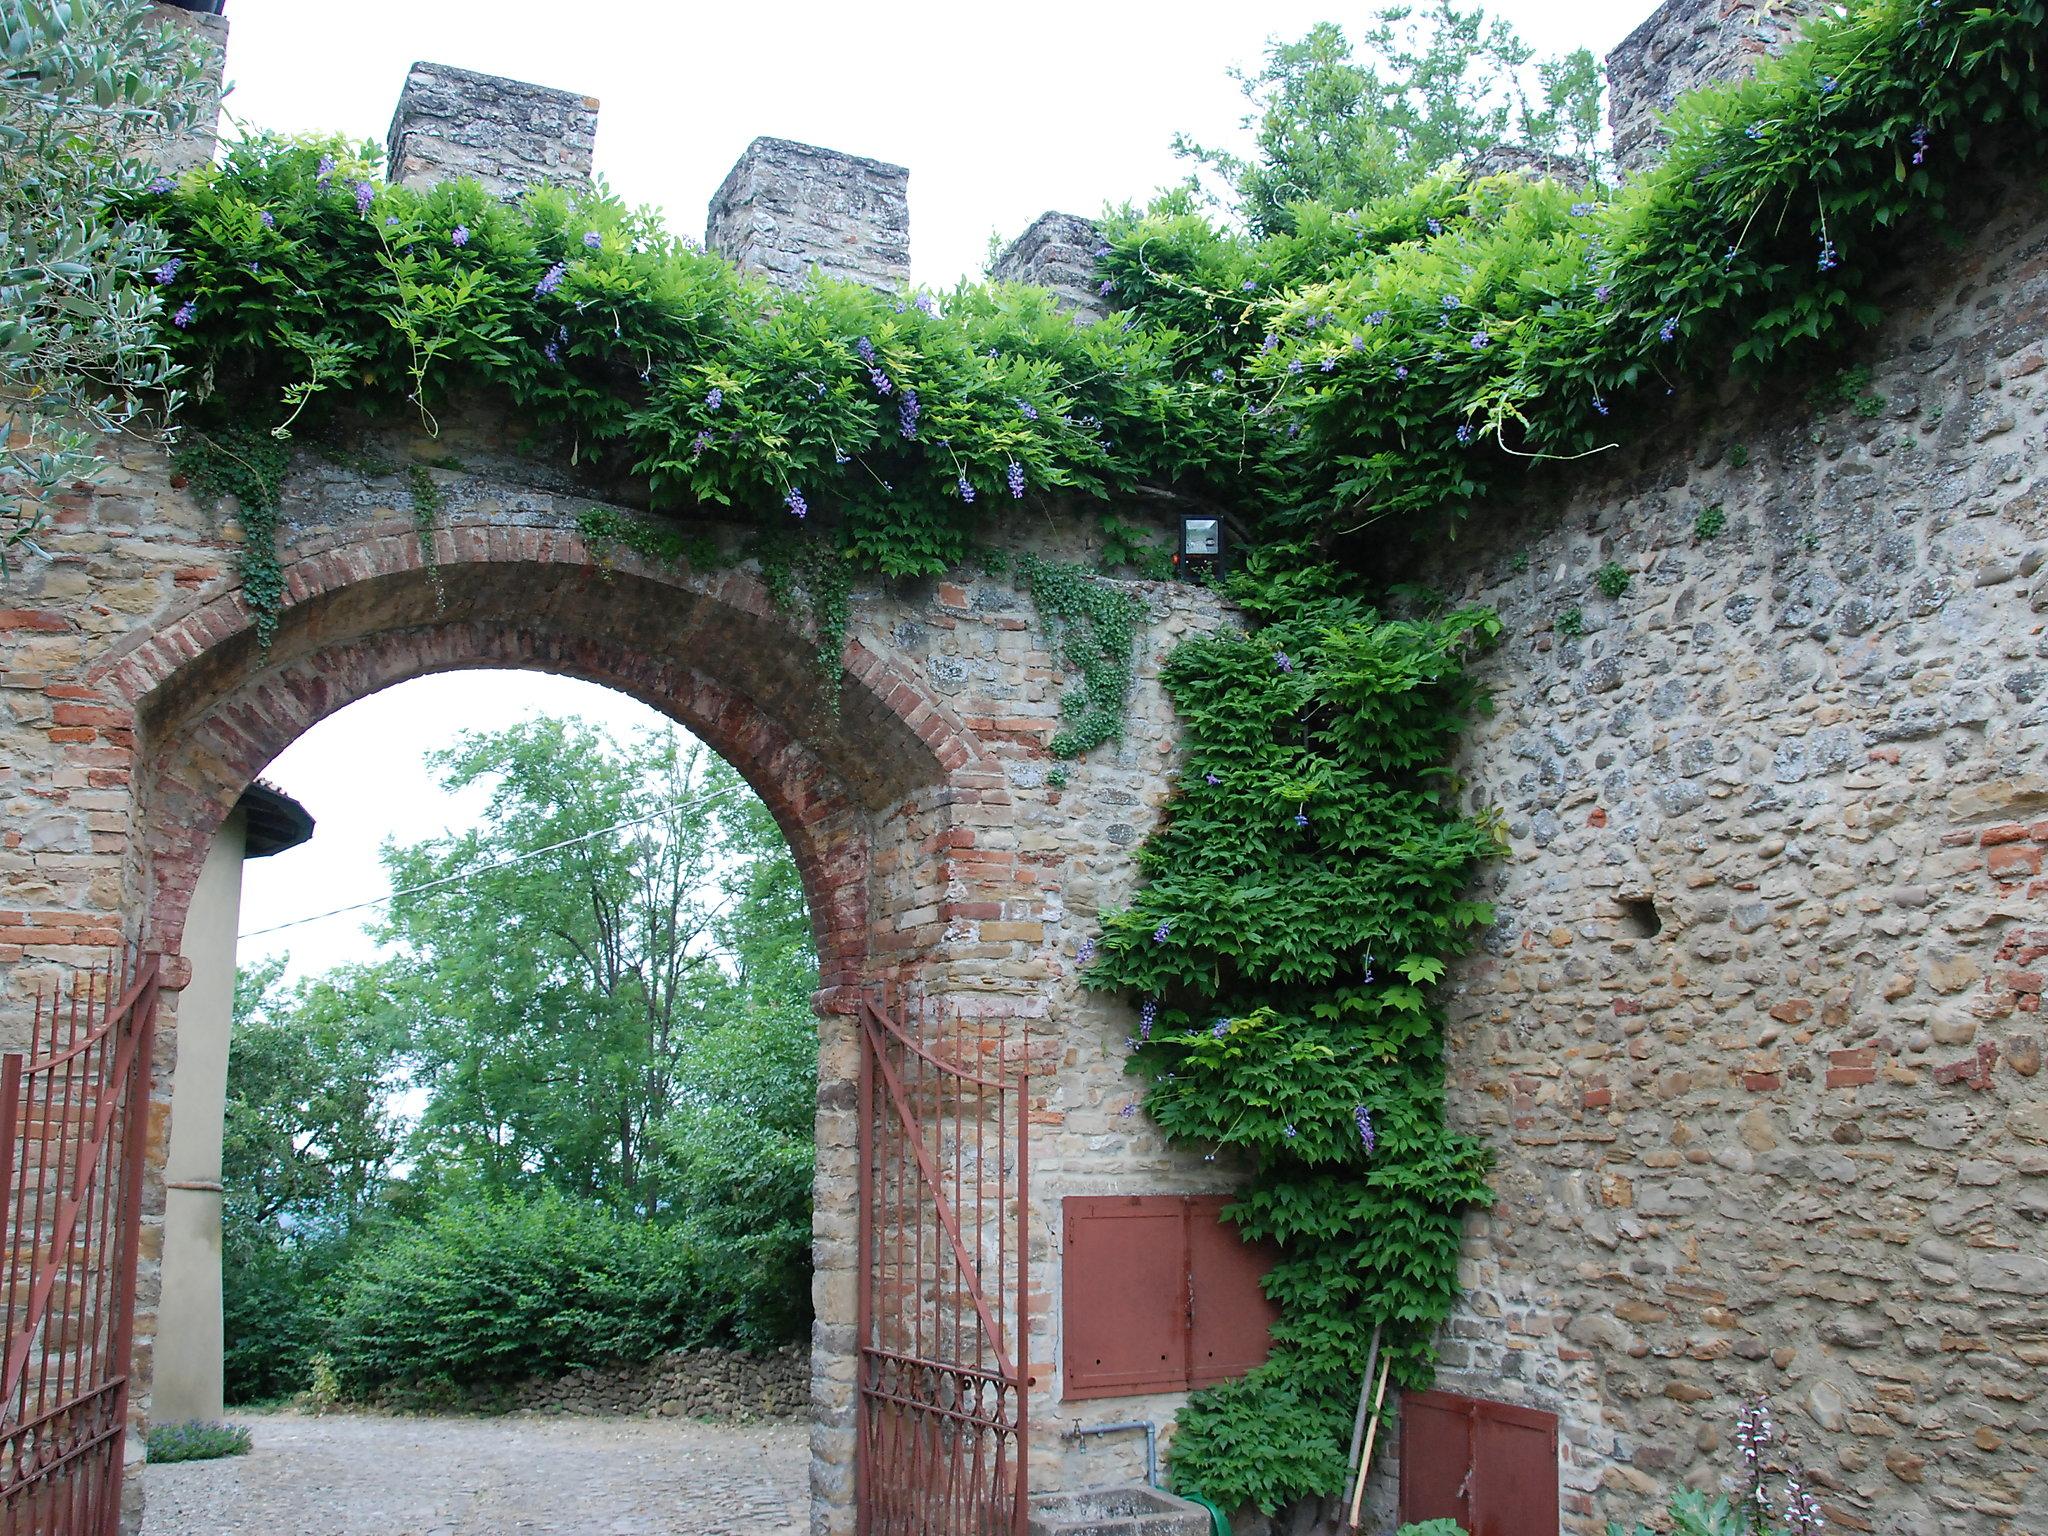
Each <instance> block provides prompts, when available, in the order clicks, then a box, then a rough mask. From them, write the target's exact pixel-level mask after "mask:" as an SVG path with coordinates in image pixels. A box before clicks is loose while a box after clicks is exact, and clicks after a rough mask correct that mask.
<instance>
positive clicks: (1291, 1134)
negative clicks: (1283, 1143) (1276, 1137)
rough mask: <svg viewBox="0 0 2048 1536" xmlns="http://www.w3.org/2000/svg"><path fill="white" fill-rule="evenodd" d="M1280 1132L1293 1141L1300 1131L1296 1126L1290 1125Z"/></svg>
mask: <svg viewBox="0 0 2048 1536" xmlns="http://www.w3.org/2000/svg"><path fill="white" fill-rule="evenodd" d="M1280 1134H1281V1135H1282V1136H1285V1137H1286V1138H1287V1139H1288V1140H1289V1141H1292V1140H1294V1138H1295V1136H1296V1135H1297V1134H1298V1133H1297V1132H1296V1131H1295V1129H1294V1127H1293V1126H1291V1125H1290V1126H1287V1127H1285V1128H1284V1129H1282V1131H1281V1132H1280Z"/></svg>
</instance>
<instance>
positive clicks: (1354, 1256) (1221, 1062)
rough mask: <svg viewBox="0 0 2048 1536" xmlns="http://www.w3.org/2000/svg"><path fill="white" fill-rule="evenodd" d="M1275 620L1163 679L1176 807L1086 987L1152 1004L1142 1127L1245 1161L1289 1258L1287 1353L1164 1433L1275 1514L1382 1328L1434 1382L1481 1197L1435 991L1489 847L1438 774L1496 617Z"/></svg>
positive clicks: (1326, 1441) (1327, 610)
mask: <svg viewBox="0 0 2048 1536" xmlns="http://www.w3.org/2000/svg"><path fill="white" fill-rule="evenodd" d="M1268 618H1269V622H1267V623H1265V624H1264V625H1263V626H1262V627H1259V628H1256V629H1253V630H1252V631H1251V632H1250V633H1248V634H1245V635H1241V636H1239V635H1227V636H1223V637H1220V638H1211V639H1200V640H1192V641H1189V642H1187V643H1186V644H1184V645H1182V646H1180V647H1179V648H1178V649H1177V650H1176V651H1175V652H1174V654H1173V656H1172V658H1171V659H1170V661H1169V662H1168V665H1167V668H1166V672H1165V684H1166V688H1167V692H1168V694H1169V695H1170V696H1171V697H1172V699H1173V702H1174V706H1175V708H1176V710H1177V711H1178V712H1179V715H1180V718H1181V721H1182V723H1183V726H1184V728H1185V731H1186V736H1185V738H1184V748H1183V753H1182V758H1181V766H1180V780H1179V787H1178V789H1177V791H1176V793H1175V795H1174V797H1173V799H1172V801H1171V802H1170V803H1169V805H1168V807H1167V813H1166V823H1165V825H1164V827H1163V828H1162V829H1161V830H1160V831H1159V832H1157V833H1156V834H1154V835H1153V837H1151V838H1150V839H1149V840H1148V841H1147V842H1146V843H1145V845H1144V847H1143V849H1142V850H1141V852H1140V854H1139V862H1140V864H1141V865H1142V866H1143V868H1144V871H1145V873H1146V875H1147V876H1148V877H1149V880H1148V883H1147V884H1146V886H1145V887H1144V889H1143V890H1142V891H1141V892H1140V894H1139V895H1138V897H1137V899H1136V901H1135V902H1134V903H1133V904H1132V906H1131V907H1130V908H1129V909H1128V910H1127V911H1123V912H1118V913H1115V914H1112V915H1110V916H1108V917H1107V918H1106V919H1105V922H1104V925H1103V931H1102V936H1101V938H1100V940H1099V943H1098V948H1097V952H1096V956H1095V959H1094V963H1093V965H1092V967H1091V968H1090V969H1089V971H1088V972H1087V980H1088V982H1089V984H1090V985H1091V986H1095V987H1101V988H1108V989H1112V990H1116V991H1124V992H1129V993H1131V994H1134V995H1136V996H1138V997H1140V998H1142V999H1143V1000H1144V1001H1143V1003H1142V1005H1141V1011H1140V1014H1139V1024H1138V1033H1137V1035H1136V1036H1134V1037H1133V1039H1132V1041H1131V1052H1130V1057H1129V1070H1131V1071H1132V1072H1134V1073H1137V1074H1139V1075H1140V1076H1142V1077H1143V1078H1145V1079H1146V1081H1147V1083H1148V1087H1147V1088H1146V1090H1145V1093H1144V1100H1143V1108H1144V1112H1145V1113H1147V1114H1149V1115H1150V1116H1151V1117H1152V1118H1153V1119H1154V1120H1155V1121H1157V1122H1158V1124H1159V1126H1160V1127H1161V1129H1162V1130H1164V1131H1165V1132H1166V1133H1167V1135H1168V1136H1169V1137H1170V1138H1171V1139H1172V1140H1174V1141H1175V1142H1177V1143H1180V1144H1182V1145H1185V1146H1189V1147H1196V1148H1200V1149H1202V1150H1203V1151H1205V1152H1207V1153H1209V1154H1212V1155H1217V1154H1221V1155H1228V1156H1230V1157H1231V1159H1232V1160H1233V1161H1234V1162H1243V1163H1247V1164H1249V1165H1250V1167H1251V1169H1252V1182H1251V1185H1250V1187H1249V1188H1248V1189H1247V1190H1246V1191H1245V1192H1244V1193H1243V1195H1242V1196H1241V1197H1240V1199H1239V1200H1238V1202H1237V1204H1236V1205H1235V1207H1233V1209H1232V1212H1231V1216H1232V1219H1233V1220H1234V1221H1236V1222H1237V1224H1238V1225H1239V1226H1240V1227H1241V1228H1242V1229H1243V1230H1244V1231H1246V1232H1247V1233H1249V1234H1251V1235H1253V1236H1255V1237H1261V1238H1270V1239H1272V1240H1273V1241H1275V1242H1277V1243H1279V1244H1280V1245H1281V1247H1282V1250H1283V1257H1282V1259H1281V1261H1280V1262H1279V1264H1278V1265H1277V1266H1276V1268H1275V1269H1274V1271H1273V1275H1272V1278H1271V1280H1270V1281H1269V1283H1268V1289H1269V1291H1270V1292H1271V1294H1272V1295H1273V1296H1274V1297H1275V1299H1277V1300H1278V1301H1279V1302H1280V1303H1281V1307H1282V1316H1281V1321H1280V1323H1279V1325H1278V1326H1277V1327H1276V1329H1275V1330H1274V1351H1273V1356H1272V1358H1271V1360H1270V1361H1269V1362H1268V1363H1267V1364H1266V1365H1264V1366H1261V1367H1260V1368H1259V1369H1258V1370H1256V1371H1254V1372H1253V1373H1252V1374H1251V1375H1249V1376H1247V1377H1245V1378H1243V1379H1242V1380H1239V1381H1236V1382H1232V1383H1229V1384H1227V1385H1225V1386H1221V1387H1216V1388H1212V1389H1209V1390H1208V1391H1205V1392H1203V1393H1199V1394H1197V1395H1196V1397H1195V1399H1194V1400H1193V1401H1192V1402H1191V1403H1190V1404H1189V1406H1188V1407H1187V1409H1185V1410H1184V1411H1183V1412H1182V1414H1181V1416H1180V1421H1179V1429H1178V1431H1177V1433H1176V1436H1175V1439H1174V1474H1175V1478H1176V1480H1177V1482H1178V1483H1179V1485H1180V1486H1181V1487H1183V1488H1192V1489H1194V1490H1197V1491H1199V1492H1201V1493H1203V1494H1205V1495H1207V1496H1208V1497H1210V1498H1211V1499H1214V1500H1216V1501H1217V1502H1219V1503H1221V1504H1222V1505H1224V1506H1225V1507H1226V1508H1235V1507H1237V1506H1239V1505H1240V1504H1244V1503H1248V1502H1249V1503H1256V1504H1258V1505H1260V1506H1261V1507H1263V1508H1265V1509H1267V1510H1272V1509H1275V1508H1277V1507H1278V1506H1279V1505H1280V1504H1282V1503H1283V1502H1285V1501H1287V1500H1288V1499H1291V1498H1293V1497H1295V1496H1296V1495H1298V1494H1300V1493H1302V1492H1304V1491H1311V1490H1315V1491H1324V1490H1329V1489H1332V1488H1334V1487H1336V1486H1337V1484H1338V1483H1339V1482H1340V1481H1341V1479H1342V1477H1343V1464H1344V1445H1343V1442H1342V1439H1341V1436H1342V1433H1343V1430H1344V1428H1346V1427H1348V1425H1349V1415H1350V1410H1351V1406H1352V1404H1353V1403H1355V1401H1356V1399H1357V1392H1358V1380H1359V1375H1360V1373H1361V1372H1362V1371H1363V1369H1364V1365H1365V1353H1366V1344H1367V1340H1368V1338H1369V1337H1370V1334H1371V1330H1372V1325H1373V1323H1374V1321H1375V1320H1379V1321H1383V1322H1384V1323H1385V1324H1386V1325H1387V1327H1388V1329H1389V1334H1388V1344H1389V1347H1390V1348H1391V1350H1392V1352H1393V1354H1392V1358H1393V1359H1394V1360H1395V1362H1396V1364H1397V1370H1398V1373H1399V1377H1400V1379H1402V1380H1404V1381H1406V1382H1408V1383H1410V1384H1411V1385H1416V1386H1423V1385H1427V1383H1428V1379H1429V1359H1430V1348H1429V1342H1430V1335H1431V1332H1432V1330H1433V1329H1434V1327H1435V1325H1436V1324H1437V1323H1438V1322H1439V1321H1441V1320H1442V1318H1443V1317H1444V1315H1445V1313H1446V1312H1447V1311H1448V1310H1449V1307H1450V1305H1451V1303H1452V1301H1453V1299H1454V1298H1455V1296H1456V1293H1457V1286H1456V1280H1455V1271H1456V1264H1457V1252H1458V1236H1459V1211H1460V1209H1461V1208H1462V1207H1464V1206H1466V1205H1469V1204H1472V1203H1473V1202H1476V1201H1484V1200H1486V1199H1488V1198H1489V1195H1488V1191H1487V1186H1486V1181H1485V1177H1484V1175H1485V1170H1486V1162H1487V1160H1486V1157H1485V1154H1484V1152H1483V1149H1482V1148H1481V1147H1480V1146H1479V1144H1478V1143H1477V1142H1475V1141H1473V1140H1472V1139H1471V1138H1469V1137H1466V1136H1463V1135H1459V1134H1456V1133H1454V1132H1452V1131H1450V1130H1448V1129H1447V1128H1446V1126H1445V1123H1444V1090H1443V1055H1442V1022H1443V1021H1442V1014H1441V1012H1440V1010H1439V1009H1438V1007H1437V1005H1436V1003H1435V1001H1434V997H1433V992H1432V986H1433V984H1434V983H1435V982H1436V981H1437V980H1438V979H1439V978H1441V977H1442V976H1443V974H1444V971H1445V968H1446V966H1447V965H1448V963H1449V961H1450V960H1451V959H1452V958H1453V957H1454V956H1456V955H1458V954H1460V953H1462V952H1463V951H1464V950H1465V949H1466V948H1468V947H1469V946H1470V944H1471V943H1472V941H1473V939H1474V937H1475V935H1476V933H1477V931H1478V930H1479V929H1480V928H1481V927H1482V926H1483V925H1485V924H1486V923H1488V922H1490V921H1491V919H1492V912H1491V910H1490V909H1489V908H1488V907H1487V906H1486V905H1485V903H1483V902H1476V901H1472V900H1469V899H1467V897H1466V895H1465V890H1466V887H1467V885H1468V883H1469V881H1470V878H1471V875H1472V872H1473V870H1474V868H1475V866H1476V865H1477V863H1478V861H1479V860H1480V859H1482V858H1484V857H1485V856H1486V855H1487V854H1489V853H1491V852H1493V851H1494V850H1495V848H1496V847H1497V846H1498V843H1499V839H1500V832H1499V829H1498V826H1497V824H1496V823H1495V822H1494V821H1493V820H1492V819H1491V818H1489V817H1484V816H1476V817H1475V816H1469V815H1465V814H1463V813H1461V811H1460V810H1459V808H1458V805H1457V801H1456V793H1455V792H1456V785H1455V782H1454V781H1453V780H1452V779H1451V777H1450V776H1449V773H1448V771H1447V769H1446V762H1447V760H1448V758H1449V756H1450V754H1451V752H1452V751H1453V750H1454V748H1455V746H1456V744H1457V741H1458V738H1459V734H1460V732H1461V730H1462V729H1463V727H1464V725H1465V722H1466V720H1467V719H1468V718H1469V716H1470V714H1471V712H1472V711H1473V710H1474V709H1475V708H1476V707H1478V706H1479V703H1480V700H1479V698H1478V697H1477V695H1476V693H1475V690H1474V688H1473V685H1472V683H1471V681H1470V680H1469V678H1468V676H1467V674H1466V669H1465V663H1466V659H1467V657H1468V656H1469V655H1470V654H1471V652H1472V651H1473V650H1474V649H1476V648H1478V647H1480V646H1483V645H1485V644H1487V643H1490V642H1491V641H1492V640H1493V638H1494V637H1495V636H1496V635H1497V634H1498V633H1499V623H1498V621H1497V620H1495V619H1494V618H1493V617H1492V615H1490V614H1487V613H1483V612H1466V613H1457V614H1451V615H1447V616H1443V617H1439V618H1426V619H1407V620H1391V619H1385V618H1382V617H1381V616H1380V615H1378V614H1376V613H1374V612H1372V611H1370V610H1369V609H1367V608H1365V607H1364V606H1363V605H1362V604H1360V603H1358V602H1357V601H1355V600H1350V599H1341V598H1331V599H1323V600H1320V601H1315V602H1311V603H1307V604H1295V605H1291V606H1290V608H1289V611H1288V612H1287V613H1286V614H1284V615H1278V614H1275V615H1269V616H1268ZM1135 1109H1136V1105H1135V1104H1134V1105H1133V1110H1134V1111H1135Z"/></svg>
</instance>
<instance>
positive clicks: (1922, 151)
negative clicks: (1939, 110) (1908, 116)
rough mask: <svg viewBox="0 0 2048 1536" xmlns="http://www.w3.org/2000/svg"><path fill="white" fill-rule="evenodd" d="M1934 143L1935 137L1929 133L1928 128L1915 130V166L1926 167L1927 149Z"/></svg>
mask: <svg viewBox="0 0 2048 1536" xmlns="http://www.w3.org/2000/svg"><path fill="white" fill-rule="evenodd" d="M1933 142H1934V135H1933V134H1931V133H1929V132H1928V131H1927V129H1926V128H1924V127H1921V128H1915V129H1914V130H1913V163H1914V164H1915V165H1925V164H1926V163H1927V149H1928V146H1929V145H1931V144H1932V143H1933Z"/></svg>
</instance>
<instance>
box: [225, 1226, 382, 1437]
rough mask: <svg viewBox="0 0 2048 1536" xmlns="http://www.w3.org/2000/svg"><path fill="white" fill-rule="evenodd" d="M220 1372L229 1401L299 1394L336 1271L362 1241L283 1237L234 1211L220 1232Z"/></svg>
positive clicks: (321, 1339)
mask: <svg viewBox="0 0 2048 1536" xmlns="http://www.w3.org/2000/svg"><path fill="white" fill-rule="evenodd" d="M222 1239H223V1244H222V1249H223V1258H224V1262H223V1264H222V1266H221V1278H222V1282H223V1284H222V1291H221V1313H222V1318H221V1321H222V1323H223V1324H224V1326H225V1332H226V1340H227V1344H226V1348H225V1349H224V1351H223V1362H222V1363H223V1368H224V1376H225V1385H226V1389H227V1400H228V1401H229V1402H230V1403H237V1404H246V1403H262V1402H269V1401H272V1400H274V1399H277V1398H284V1397H290V1396H291V1395H292V1394H293V1393H295V1392H299V1391H301V1390H303V1389H304V1387H305V1386H306V1383H307V1381H308V1379H309V1376H310V1372H311V1369H312V1366H311V1357H312V1356H313V1355H314V1353H315V1352H317V1351H318V1350H319V1349H320V1348H321V1347H322V1346H323V1345H324V1344H325V1343H326V1339H327V1330H328V1328H329V1326H330V1321H331V1319H330V1313H331V1312H332V1309H333V1302H332V1297H333V1294H334V1291H335V1289H336V1287H337V1286H338V1284H339V1274H340V1271H341V1270H342V1269H343V1268H344V1267H345V1266H346V1265H347V1263H348V1261H349V1259H350V1258H351V1256H352V1255H353V1253H354V1252H355V1250H356V1248H357V1247H359V1246H360V1245H359V1244H355V1243H351V1242H350V1241H348V1240H346V1239H345V1238H339V1237H320V1236H309V1235H305V1234H299V1235H295V1236H293V1237H289V1238H287V1237H286V1236H285V1235H284V1234H282V1233H280V1232H279V1231H278V1229H277V1227H276V1225H275V1224H268V1223H259V1222H257V1221H255V1220H254V1219H253V1218H252V1217H250V1216H248V1215H247V1214H246V1213H242V1212H238V1211H237V1210H235V1209H234V1208H233V1207H232V1206H231V1207H230V1209H229V1212H228V1218H227V1221H226V1223H225V1230H224V1232H223V1233H222Z"/></svg>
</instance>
